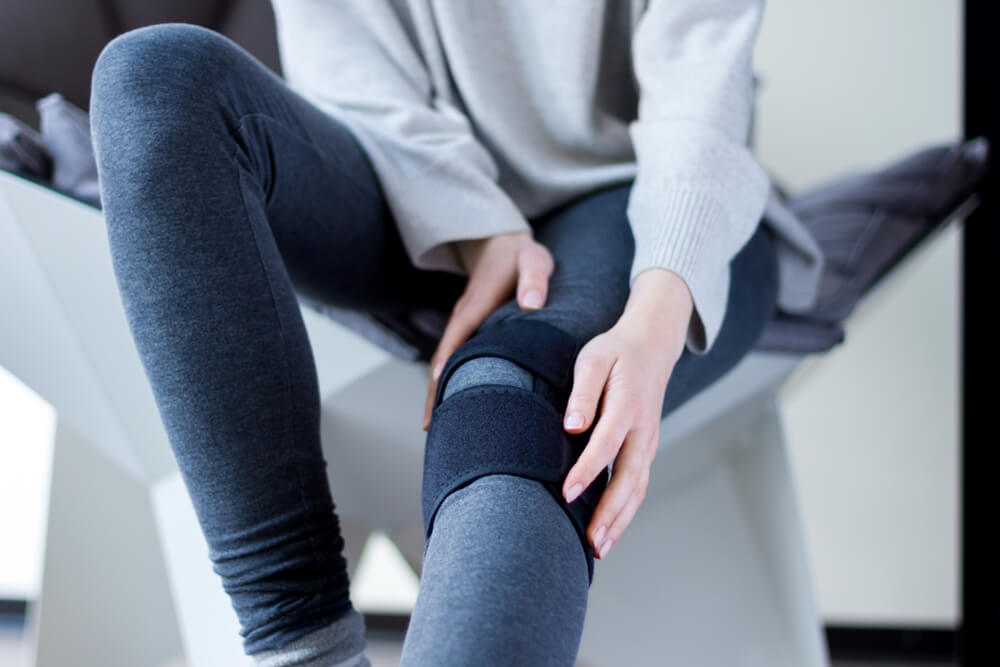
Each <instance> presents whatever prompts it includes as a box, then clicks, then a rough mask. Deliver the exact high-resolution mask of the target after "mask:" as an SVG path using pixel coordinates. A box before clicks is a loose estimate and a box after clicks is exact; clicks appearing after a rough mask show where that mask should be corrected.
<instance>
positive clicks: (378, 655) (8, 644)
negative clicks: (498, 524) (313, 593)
mask: <svg viewBox="0 0 1000 667" xmlns="http://www.w3.org/2000/svg"><path fill="white" fill-rule="evenodd" d="M23 644H24V642H23V641H22V637H21V629H20V627H19V626H18V625H15V624H11V623H4V622H2V621H0V665H2V666H3V667H32V666H31V662H30V658H29V656H28V655H27V654H26V650H25V649H26V647H25V646H24V645H23ZM400 648H401V644H400V641H399V640H394V639H389V638H386V639H382V638H369V640H368V651H367V655H368V659H369V660H370V661H371V663H372V667H395V666H396V665H399V652H400ZM78 667H86V666H85V665H80V666H78ZM156 667H184V663H183V662H182V661H176V662H172V663H170V664H168V665H157V666H156ZM578 667H584V666H583V665H582V664H581V665H578ZM833 667H951V665H950V664H948V663H928V662H920V663H902V662H877V663H876V662H836V663H834V665H833Z"/></svg>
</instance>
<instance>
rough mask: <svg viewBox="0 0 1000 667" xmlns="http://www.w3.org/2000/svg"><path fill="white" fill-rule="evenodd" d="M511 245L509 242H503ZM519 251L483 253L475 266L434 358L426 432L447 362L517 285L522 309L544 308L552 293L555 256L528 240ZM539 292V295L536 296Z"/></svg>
mask: <svg viewBox="0 0 1000 667" xmlns="http://www.w3.org/2000/svg"><path fill="white" fill-rule="evenodd" d="M500 240H503V241H504V242H506V243H509V239H500ZM519 243H521V245H520V247H519V249H518V250H517V251H516V253H515V252H512V251H510V250H509V246H507V247H501V246H498V247H499V248H500V250H498V251H497V252H491V251H490V249H487V250H485V251H483V253H482V254H481V256H480V257H479V258H478V261H477V262H476V264H475V267H474V272H473V274H472V276H471V277H470V279H469V284H468V285H467V286H466V289H465V291H464V292H463V293H462V296H461V297H460V298H459V300H458V301H457V302H456V303H455V307H454V308H453V309H452V312H451V316H450V317H449V319H448V324H447V325H446V326H445V330H444V333H443V334H442V335H441V340H440V341H439V342H438V346H437V349H436V350H435V351H434V356H432V357H431V378H430V381H429V382H428V386H427V396H426V399H425V401H424V418H423V429H424V430H425V431H426V430H427V429H428V428H429V427H430V423H431V414H432V412H433V410H434V397H435V395H436V394H437V386H438V382H439V380H440V376H441V370H442V369H443V368H444V364H445V362H446V361H447V360H448V359H449V358H450V357H451V355H452V354H453V353H454V352H455V350H457V349H458V348H459V346H461V345H462V343H464V342H465V341H466V340H468V339H469V337H470V336H471V335H472V334H473V333H475V331H476V329H478V328H479V326H480V325H481V324H482V323H483V322H484V321H486V318H487V317H489V315H490V313H492V312H493V311H494V310H496V309H497V308H498V307H499V306H500V304H502V303H503V302H504V301H505V300H507V299H508V298H509V295H510V293H511V291H512V290H513V289H514V286H515V284H516V286H517V294H518V302H519V304H520V305H521V307H522V308H541V307H542V304H544V303H545V297H546V295H547V294H548V286H549V277H550V276H551V275H552V271H553V269H554V268H555V262H554V260H553V259H552V254H551V253H550V252H549V249H548V248H546V247H545V246H544V245H542V244H540V243H537V242H535V241H534V240H532V239H531V238H530V237H528V239H527V242H524V241H519ZM532 293H537V294H538V296H533V295H532Z"/></svg>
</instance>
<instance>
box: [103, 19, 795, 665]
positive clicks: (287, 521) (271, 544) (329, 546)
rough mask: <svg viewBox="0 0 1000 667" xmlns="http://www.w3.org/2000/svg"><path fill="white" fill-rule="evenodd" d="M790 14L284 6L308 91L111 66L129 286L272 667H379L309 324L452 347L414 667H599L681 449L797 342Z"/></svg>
mask: <svg viewBox="0 0 1000 667" xmlns="http://www.w3.org/2000/svg"><path fill="white" fill-rule="evenodd" d="M762 5H763V2H762V1H761V0H716V1H714V2H707V1H706V0H650V1H649V2H643V1H639V0H636V1H634V2H590V3H580V2H578V1H577V0H564V1H562V2H548V3H536V2H526V1H524V2H517V1H515V2H503V3H499V2H496V3H485V2H482V3H460V2H443V1H441V2H437V1H433V0H341V1H336V2H335V1H332V0H274V2H273V7H274V10H275V15H276V19H277V26H278V38H279V45H280V51H281V56H282V65H283V70H284V74H285V77H286V80H282V79H280V78H279V77H277V76H275V75H274V74H273V73H272V72H270V71H269V70H267V69H265V67H264V66H263V65H261V64H260V63H259V62H258V61H257V60H255V59H254V58H253V57H252V56H250V55H249V54H248V53H247V52H245V51H244V50H242V49H241V48H240V47H238V46H236V45H235V44H234V43H233V42H231V41H230V40H228V39H227V38H225V37H223V36H221V35H219V34H217V33H215V32H212V31H210V30H207V29H204V28H199V27H195V26H191V25H184V24H161V25H156V26H151V27H146V28H141V29H138V30H133V31H131V32H129V33H126V34H124V35H121V36H119V37H117V38H116V39H114V40H113V41H112V42H110V43H109V44H108V45H107V46H106V47H105V49H104V51H103V52H102V54H101V56H100V58H99V60H98V62H97V64H96V66H95V70H94V75H93V90H92V99H91V117H92V130H93V135H94V142H95V151H96V155H97V159H98V167H99V175H100V182H101V192H102V200H103V206H104V210H105V213H106V219H107V225H108V234H109V241H110V244H111V250H112V256H113V260H114V266H115V272H116V277H117V280H118V285H119V289H120V292H121V296H122V301H123V304H124V306H125V309H126V314H127V316H128V319H129V323H130V326H131V328H132V332H133V336H134V338H135V341H136V344H137V347H138V350H139V353H140V356H141V358H142V361H143V364H144V366H145V368H146V372H147V375H148V377H149V380H150V383H151V385H152V388H153V391H154V395H155V397H156V400H157V405H158V407H159V410H160V413H161V417H162V419H163V422H164V425H165V427H166V429H167V433H168V436H169V439H170V442H171V446H172V447H173V450H174V453H175V455H176V458H177V462H178V465H179V467H180V470H181V473H182V476H183V478H184V481H185V484H186V485H187V489H188V491H189V493H190V495H191V498H192V501H193V503H194V506H195V509H196V512H197V516H198V519H199V522H200V524H201V527H202V530H203V532H204V534H205V537H206V539H207V541H208V544H209V547H210V556H211V558H212V561H213V567H214V569H215V571H216V572H217V573H218V574H219V575H220V576H221V578H222V581H223V585H224V587H225V590H226V592H227V594H228V595H229V596H230V599H231V602H232V604H233V607H234V608H235V610H236V612H237V615H238V617H239V620H240V622H241V624H242V630H241V635H242V636H243V638H244V650H245V651H246V653H247V654H248V655H251V656H253V658H254V660H255V662H256V663H257V664H262V665H291V664H308V665H345V666H346V665H365V664H368V663H367V660H366V658H365V657H364V647H365V642H364V625H363V622H362V619H361V617H360V615H359V614H358V612H357V611H356V610H355V609H354V608H353V606H352V605H351V601H350V598H349V595H348V576H347V572H346V569H345V562H344V558H343V556H342V554H341V550H342V547H343V540H342V538H341V535H340V531H339V524H338V519H337V516H336V513H335V511H334V504H333V499H332V497H331V495H330V491H329V485H328V480H327V476H326V472H325V469H324V466H325V465H326V461H325V460H324V458H323V456H322V451H321V447H320V437H319V397H318V389H317V381H316V373H315V367H314V363H313V358H312V352H311V349H310V346H309V342H308V340H307V337H306V331H305V328H304V326H303V322H302V319H301V314H300V310H299V302H298V300H297V297H298V296H302V297H308V298H311V299H314V300H317V301H320V302H326V303H330V304H335V305H337V306H340V307H347V308H352V309H357V310H363V311H367V312H371V313H386V314H390V313H391V314H399V313H406V312H411V311H413V310H415V309H418V308H422V309H425V308H431V309H437V310H439V311H441V312H443V313H446V314H447V315H448V320H447V322H448V323H447V326H446V327H445V328H444V330H443V331H442V332H440V336H439V339H438V340H437V341H435V346H434V349H433V350H430V349H428V350H427V352H426V354H425V355H424V357H423V358H424V360H426V361H429V362H430V368H431V369H432V372H431V377H430V380H429V384H428V392H427V413H426V414H425V417H424V423H423V427H424V428H425V429H427V430H428V439H427V448H426V460H425V471H424V489H423V495H424V498H423V510H424V518H425V527H426V529H427V534H428V541H427V546H426V549H425V554H424V565H423V575H422V581H421V587H420V592H419V595H418V599H417V603H416V608H415V610H414V613H413V616H412V619H411V622H410V627H409V630H408V633H407V637H406V640H405V642H404V650H403V664H420V665H424V664H426V665H446V664H447V665H450V664H477V665H482V664H504V663H513V664H524V665H529V664H572V663H573V660H574V657H575V655H576V651H577V649H578V646H579V640H580V635H581V631H582V627H583V619H584V615H585V611H586V603H587V591H588V587H589V584H590V581H591V578H592V576H593V575H594V571H593V558H594V557H595V555H596V557H597V558H607V557H608V555H609V551H610V550H611V548H612V545H613V544H614V543H615V542H616V541H618V540H619V539H621V538H622V535H623V534H624V531H625V529H626V527H627V525H628V523H629V522H630V521H631V519H632V517H633V516H634V514H635V512H636V510H637V509H638V507H639V505H640V503H641V502H642V499H643V495H644V493H645V489H646V484H647V482H648V478H649V467H650V463H651V461H652V459H653V457H654V455H655V453H656V446H657V444H658V442H659V435H658V427H659V422H660V420H661V418H662V417H663V416H664V415H666V414H667V413H668V412H669V411H670V410H672V409H674V408H675V407H676V406H677V405H679V404H680V403H682V402H683V401H684V400H686V399H687V398H689V397H690V396H692V395H693V394H695V393H696V392H697V391H699V390H700V389H702V388H703V387H705V386H707V385H708V384H709V383H710V382H712V381H713V380H714V379H716V378H717V377H719V376H720V375H721V374H722V373H724V372H725V371H726V370H727V369H728V368H730V367H732V365H734V364H735V363H736V362H737V361H738V360H739V359H740V358H741V357H742V356H743V355H744V354H745V353H746V352H747V351H748V350H749V349H750V348H751V346H752V345H753V343H754V341H755V339H756V338H757V336H758V335H759V333H760V331H761V329H762V327H763V325H764V323H765V322H766V320H767V319H768V318H769V317H770V315H771V314H772V312H773V310H774V308H775V301H776V299H777V295H778V284H777V276H778V268H779V267H778V261H777V259H776V258H778V257H779V255H778V254H777V252H776V245H775V242H774V238H772V232H771V231H770V230H769V229H766V228H764V227H762V226H761V225H760V224H759V221H760V216H761V212H762V210H763V208H764V203H765V200H766V197H767V193H768V188H769V184H768V181H767V178H766V176H765V174H764V173H763V170H762V169H761V168H760V166H759V165H758V164H757V163H756V162H755V161H754V159H753V157H752V156H751V155H750V153H749V152H748V151H747V149H746V148H745V146H744V143H745V137H746V134H747V130H748V127H749V122H750V105H751V51H752V47H753V42H754V40H755V39H756V34H757V31H758V28H759V23H760V17H761V12H762ZM685 348H686V349H685ZM428 357H429V358H428ZM668 380H669V389H668ZM386 409H387V410H390V411H391V409H392V406H386ZM357 446H364V443H357ZM332 463H333V465H337V462H336V461H333V462H332ZM611 464H613V471H612V473H611V475H610V480H608V478H607V467H608V466H609V465H611Z"/></svg>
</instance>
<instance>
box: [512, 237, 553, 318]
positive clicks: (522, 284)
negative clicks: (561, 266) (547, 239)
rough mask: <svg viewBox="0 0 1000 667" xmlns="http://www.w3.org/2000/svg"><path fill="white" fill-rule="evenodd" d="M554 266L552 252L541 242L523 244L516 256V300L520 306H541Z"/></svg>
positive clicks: (534, 307) (528, 307) (527, 307)
mask: <svg viewBox="0 0 1000 667" xmlns="http://www.w3.org/2000/svg"><path fill="white" fill-rule="evenodd" d="M554 268H555V261H554V260H553V259H552V253H550V252H549V249H548V248H546V247H545V246H543V245H542V244H541V243H537V242H532V243H529V244H527V245H525V246H524V247H523V248H522V249H521V252H519V253H518V256H517V276H518V277H517V301H518V303H519V304H520V305H521V308H526V309H536V308H541V307H542V305H543V304H544V303H545V297H546V295H547V294H548V291H549V277H550V276H551V275H552V271H553V269H554Z"/></svg>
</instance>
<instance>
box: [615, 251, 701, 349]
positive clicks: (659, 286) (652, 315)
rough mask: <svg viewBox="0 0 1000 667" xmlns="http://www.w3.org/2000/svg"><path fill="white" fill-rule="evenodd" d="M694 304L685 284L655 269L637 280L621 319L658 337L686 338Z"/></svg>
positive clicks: (669, 272)
mask: <svg viewBox="0 0 1000 667" xmlns="http://www.w3.org/2000/svg"><path fill="white" fill-rule="evenodd" d="M693 312H694V300H693V298H692V296H691V290H690V289H689V288H688V286H687V283H686V282H684V279H683V278H681V277H680V276H679V275H678V274H676V273H674V272H673V271H670V270H669V269H664V268H659V267H654V268H650V269H647V270H645V271H643V272H642V273H640V274H639V275H638V276H636V278H635V280H634V281H633V282H632V289H631V291H630V292H629V297H628V301H627V302H626V304H625V310H624V312H623V313H622V317H621V319H622V320H623V321H625V322H630V323H635V324H636V325H638V326H643V327H646V328H648V331H649V332H650V333H651V334H652V335H655V336H657V337H660V336H664V335H666V336H669V337H671V338H673V337H679V338H680V339H681V340H684V339H685V338H686V337H687V330H688V326H689V325H690V322H691V316H692V314H693Z"/></svg>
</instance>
